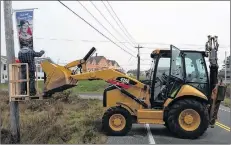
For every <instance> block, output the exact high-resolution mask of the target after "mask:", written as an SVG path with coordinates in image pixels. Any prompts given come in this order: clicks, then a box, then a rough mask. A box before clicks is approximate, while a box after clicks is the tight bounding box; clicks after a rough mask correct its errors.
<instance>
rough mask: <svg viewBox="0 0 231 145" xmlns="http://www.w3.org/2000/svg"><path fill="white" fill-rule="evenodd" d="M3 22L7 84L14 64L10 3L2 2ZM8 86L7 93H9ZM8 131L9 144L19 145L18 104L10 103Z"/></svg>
mask: <svg viewBox="0 0 231 145" xmlns="http://www.w3.org/2000/svg"><path fill="white" fill-rule="evenodd" d="M4 20H5V37H6V55H7V72H8V83H9V64H11V63H15V52H14V37H13V34H14V33H13V21H12V1H4ZM9 89H10V87H9V84H8V91H9V93H10V91H11V90H9ZM10 125H11V127H10V131H11V137H12V138H11V143H13V144H17V143H20V128H19V108H18V102H17V101H12V102H10Z"/></svg>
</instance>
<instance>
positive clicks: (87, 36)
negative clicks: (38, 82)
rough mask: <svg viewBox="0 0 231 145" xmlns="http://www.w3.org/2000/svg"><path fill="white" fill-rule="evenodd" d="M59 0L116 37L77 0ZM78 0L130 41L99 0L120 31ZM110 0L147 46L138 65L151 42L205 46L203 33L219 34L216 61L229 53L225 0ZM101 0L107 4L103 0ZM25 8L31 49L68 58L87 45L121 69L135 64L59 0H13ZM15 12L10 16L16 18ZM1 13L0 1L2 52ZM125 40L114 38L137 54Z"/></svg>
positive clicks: (79, 55)
mask: <svg viewBox="0 0 231 145" xmlns="http://www.w3.org/2000/svg"><path fill="white" fill-rule="evenodd" d="M63 3H65V4H66V5H67V6H69V7H70V8H71V9H73V10H74V11H75V12H76V13H77V14H79V15H80V16H81V17H83V18H84V19H86V20H87V21H88V22H90V23H91V24H92V25H93V26H95V27H96V28H97V29H98V30H99V31H101V32H102V33H103V34H105V35H106V36H108V37H109V38H111V39H112V40H113V41H115V42H116V43H117V40H116V39H114V38H113V37H112V36H111V35H110V34H109V33H108V32H107V31H106V30H104V28H103V27H102V26H101V25H100V24H98V23H97V21H95V19H94V18H93V17H92V16H91V15H90V14H88V13H87V11H86V10H85V9H84V8H83V7H82V6H81V5H80V4H79V2H77V1H69V2H66V1H64V2H63ZM81 3H82V4H83V5H84V6H86V8H87V9H88V10H89V11H90V12H91V13H92V14H93V15H94V16H95V17H96V18H97V19H98V20H99V21H100V22H101V23H102V24H103V25H104V26H105V27H106V28H107V29H108V30H109V31H110V32H111V33H112V34H113V35H114V36H115V37H116V38H117V39H118V40H119V41H122V42H128V39H125V38H126V35H124V34H123V32H122V31H121V30H120V28H119V27H118V25H117V23H116V22H115V21H114V20H113V18H112V17H111V16H110V14H109V13H108V11H107V9H106V8H105V6H104V5H103V3H102V2H101V1H93V3H94V4H95V5H96V6H97V8H99V9H100V11H101V12H102V13H103V14H104V16H105V17H106V18H107V19H108V20H109V21H110V22H111V24H112V25H113V26H114V27H115V28H116V29H117V30H118V31H119V33H120V34H122V35H123V37H121V35H119V34H118V33H117V32H116V31H114V29H113V28H112V27H111V26H110V25H109V24H108V23H107V21H105V19H104V18H103V17H102V16H101V15H100V13H99V12H98V11H97V10H96V9H95V8H94V6H93V5H92V4H91V2H83V1H81ZM109 3H110V5H111V6H112V7H113V9H114V11H115V13H116V14H117V16H118V17H119V19H120V20H121V22H122V23H123V25H124V26H125V27H126V29H127V31H128V32H129V33H130V34H131V36H132V37H133V38H134V39H135V42H136V43H140V44H141V46H143V47H148V48H143V49H141V50H140V51H141V59H144V60H143V61H141V69H142V70H144V69H147V68H149V67H150V65H149V64H150V62H151V59H150V52H151V51H152V50H154V49H155V48H169V45H160V44H158V43H166V44H173V45H175V46H176V47H179V48H188V49H196V50H204V45H205V42H206V41H207V35H217V36H218V39H219V43H220V46H221V48H220V49H219V54H218V55H219V58H222V59H220V60H219V64H221V62H222V61H223V59H224V55H225V54H224V53H225V51H227V55H229V54H230V2H229V1H216V2H215V1H214V2H213V1H207V2H200V1H194V2H187V1H182V2H167V1H164V2H155V1H145V2H141V1H140V2H139V1H129V2H123V1H110V2H109ZM105 4H106V5H107V7H108V8H110V7H109V5H108V3H107V2H106V1H105ZM25 8H38V9H36V10H35V13H34V34H33V35H34V47H35V48H34V49H35V50H36V51H40V50H45V52H46V55H45V56H49V57H51V58H52V60H54V61H55V62H57V61H58V62H59V63H66V62H70V61H73V60H75V59H81V58H83V57H84V55H85V54H86V53H87V52H88V51H89V50H90V49H91V47H95V48H96V49H97V53H98V55H103V56H105V57H106V58H108V59H113V60H116V61H117V62H118V63H119V64H120V65H121V66H122V67H123V68H124V69H126V70H128V69H131V68H136V63H137V60H136V58H134V57H132V58H131V55H130V54H127V53H126V52H124V51H123V50H121V49H120V48H119V47H117V46H116V45H115V44H113V43H111V42H107V41H108V40H107V39H106V38H105V37H103V36H102V35H100V34H99V33H98V32H97V31H95V30H94V29H93V28H91V27H90V26H89V25H87V24H86V23H85V22H84V21H82V20H81V19H79V18H78V17H77V16H75V15H74V14H73V13H72V12H70V11H69V10H68V9H66V8H65V7H64V6H62V5H61V4H60V3H59V2H58V1H13V9H25ZM111 12H112V11H111ZM112 14H113V13H112ZM14 16H15V15H13V20H14V19H15V18H14ZM113 16H114V15H113ZM3 18H4V13H3V2H2V1H1V42H2V43H1V48H2V49H1V52H2V54H3V55H5V54H6V48H5V32H4V20H3ZM14 25H15V21H14ZM121 28H123V27H121ZM51 39H56V40H51ZM68 40H69V41H68ZM85 40H89V41H90V42H87V41H85ZM125 44H126V46H127V47H128V48H129V49H131V50H132V51H131V50H128V49H127V48H126V47H124V46H123V45H122V43H118V45H121V47H123V48H124V49H127V51H129V52H130V53H132V54H133V55H134V56H136V54H137V49H135V48H133V47H132V46H131V45H129V43H125ZM185 44H187V45H185ZM188 44H193V45H188ZM195 45H198V46H195ZM150 48H153V49H150ZM18 50H19V46H18V41H17V34H16V31H15V51H16V52H15V54H16V55H17V53H18Z"/></svg>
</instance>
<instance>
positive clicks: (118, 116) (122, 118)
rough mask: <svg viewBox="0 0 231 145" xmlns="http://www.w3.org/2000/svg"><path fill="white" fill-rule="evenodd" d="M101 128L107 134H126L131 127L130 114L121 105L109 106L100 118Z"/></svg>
mask: <svg viewBox="0 0 231 145" xmlns="http://www.w3.org/2000/svg"><path fill="white" fill-rule="evenodd" d="M102 121H103V129H104V130H105V131H106V133H107V134H108V135H115V136H122V135H126V134H127V133H128V132H129V131H130V129H131V127H132V116H131V114H130V113H129V112H128V111H127V110H126V109H125V108H123V107H112V108H109V109H108V110H107V111H106V112H105V113H104V116H103V118H102Z"/></svg>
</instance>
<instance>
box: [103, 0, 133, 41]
mask: <svg viewBox="0 0 231 145" xmlns="http://www.w3.org/2000/svg"><path fill="white" fill-rule="evenodd" d="M102 3H103V5H104V6H105V8H106V9H107V11H108V13H109V14H110V15H111V17H112V18H113V19H114V21H115V22H116V24H117V25H118V26H119V28H120V29H121V31H122V32H123V33H124V35H126V36H127V38H128V40H130V39H129V37H128V35H127V34H126V33H125V32H124V30H123V29H122V28H121V27H120V25H119V24H118V22H117V21H116V19H115V17H114V16H113V15H112V13H111V12H110V10H109V9H108V7H107V6H106V5H105V3H104V2H103V1H102ZM130 41H131V42H132V43H133V45H135V44H134V42H133V41H132V40H130Z"/></svg>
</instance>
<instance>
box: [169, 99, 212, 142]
mask: <svg viewBox="0 0 231 145" xmlns="http://www.w3.org/2000/svg"><path fill="white" fill-rule="evenodd" d="M185 109H194V110H195V111H197V113H198V114H199V115H200V119H201V124H200V125H199V127H198V128H197V129H196V130H194V131H186V130H184V129H183V128H181V127H180V125H179V123H178V117H179V115H180V113H181V111H183V110H185ZM167 122H168V123H167V124H168V128H169V130H170V131H171V132H172V133H173V134H174V135H176V136H178V137H180V138H183V139H196V138H198V137H200V136H201V135H202V134H204V132H205V131H206V130H207V128H208V125H209V114H208V109H207V107H206V104H204V103H201V102H199V101H196V100H194V99H183V100H179V101H177V102H175V103H174V104H173V105H172V106H171V107H170V109H169V112H168V116H167Z"/></svg>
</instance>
